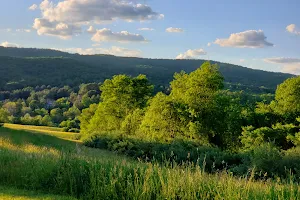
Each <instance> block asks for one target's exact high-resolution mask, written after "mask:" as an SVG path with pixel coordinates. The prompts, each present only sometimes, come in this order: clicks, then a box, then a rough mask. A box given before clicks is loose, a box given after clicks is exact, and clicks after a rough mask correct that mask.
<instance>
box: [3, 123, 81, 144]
mask: <svg viewBox="0 0 300 200" xmlns="http://www.w3.org/2000/svg"><path fill="white" fill-rule="evenodd" d="M4 127H5V128H9V129H14V130H25V131H30V132H37V133H43V134H47V135H52V136H55V137H58V138H62V139H67V140H75V139H76V137H77V136H78V135H79V134H78V133H69V132H64V131H63V130H62V129H61V128H57V127H47V126H30V125H19V124H4Z"/></svg>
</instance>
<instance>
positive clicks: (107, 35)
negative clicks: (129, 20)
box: [92, 28, 147, 42]
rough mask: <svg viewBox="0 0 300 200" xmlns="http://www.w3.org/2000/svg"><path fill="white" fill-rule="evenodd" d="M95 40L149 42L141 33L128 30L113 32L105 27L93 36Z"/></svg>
mask: <svg viewBox="0 0 300 200" xmlns="http://www.w3.org/2000/svg"><path fill="white" fill-rule="evenodd" d="M92 41H94V42H104V41H113V42H147V40H146V39H145V38H144V37H143V36H142V35H140V34H133V33H129V32H127V31H121V32H112V31H111V30H110V29H107V28H104V29H101V30H97V31H96V33H95V34H94V35H93V37H92Z"/></svg>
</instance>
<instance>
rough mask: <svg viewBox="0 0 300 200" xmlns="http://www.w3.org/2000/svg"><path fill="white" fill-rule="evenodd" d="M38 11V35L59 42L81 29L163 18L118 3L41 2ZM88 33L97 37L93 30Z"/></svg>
mask: <svg viewBox="0 0 300 200" xmlns="http://www.w3.org/2000/svg"><path fill="white" fill-rule="evenodd" d="M39 8H40V10H41V15H42V16H41V17H40V18H36V19H35V22H34V25H33V27H34V28H35V29H36V30H37V33H38V34H39V35H50V36H57V37H59V38H61V39H68V38H71V37H72V35H74V34H78V33H80V32H81V28H82V26H83V25H93V24H99V23H107V22H112V21H115V20H124V21H127V22H131V21H147V20H157V19H162V18H164V15H163V14H159V13H157V12H155V11H153V10H152V8H151V7H150V6H148V5H144V4H136V3H132V2H129V1H120V0H61V1H60V2H58V3H55V1H51V0H43V1H42V2H41V4H40V5H39ZM57 26H58V27H57ZM88 32H90V33H96V32H95V30H93V29H90V30H89V31H88Z"/></svg>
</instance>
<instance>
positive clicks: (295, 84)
mask: <svg viewBox="0 0 300 200" xmlns="http://www.w3.org/2000/svg"><path fill="white" fill-rule="evenodd" d="M275 100H276V110H277V111H279V113H280V114H282V115H289V114H292V115H294V116H293V118H295V116H296V115H299V114H300V76H298V77H295V78H289V79H287V80H286V81H285V82H283V83H282V84H280V85H279V86H278V87H277V90H276V94H275Z"/></svg>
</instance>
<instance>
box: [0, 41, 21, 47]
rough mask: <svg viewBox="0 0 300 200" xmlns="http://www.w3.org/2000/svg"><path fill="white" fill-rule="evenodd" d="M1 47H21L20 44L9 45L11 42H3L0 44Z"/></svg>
mask: <svg viewBox="0 0 300 200" xmlns="http://www.w3.org/2000/svg"><path fill="white" fill-rule="evenodd" d="M0 46H3V47H19V45H18V44H14V43H9V42H7V41H6V42H2V43H0Z"/></svg>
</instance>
